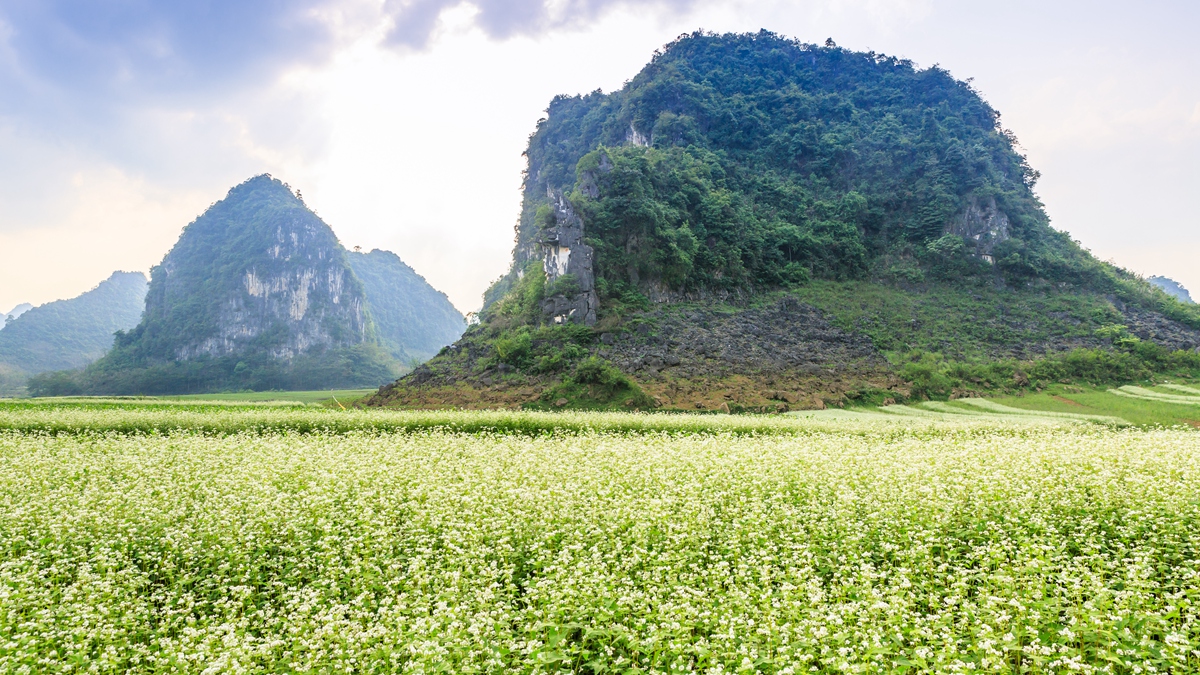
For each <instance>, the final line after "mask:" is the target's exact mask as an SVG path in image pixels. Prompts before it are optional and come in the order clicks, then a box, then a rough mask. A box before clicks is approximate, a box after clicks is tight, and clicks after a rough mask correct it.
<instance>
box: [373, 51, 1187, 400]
mask: <svg viewBox="0 0 1200 675" xmlns="http://www.w3.org/2000/svg"><path fill="white" fill-rule="evenodd" d="M526 155H527V157H528V160H529V167H528V170H527V172H526V179H525V187H524V190H525V191H524V202H523V204H522V210H521V215H520V219H519V222H518V225H517V228H516V232H517V236H516V246H515V250H514V256H513V264H512V267H511V269H510V271H509V272H508V273H507V274H506V275H504V276H503V277H502V278H501V279H499V280H498V281H497V282H496V283H495V284H494V285H493V286H492V287H491V288H490V289H488V291H487V292H486V293H485V296H484V309H483V311H482V312H481V323H480V325H478V326H474V327H472V328H471V329H469V330H468V331H467V333H466V334H465V336H464V338H463V339H462V340H461V341H460V342H459V343H458V344H456V345H455V346H454V347H452V348H450V349H448V350H446V351H444V352H443V353H442V354H441V355H440V356H438V357H437V358H435V359H433V360H432V361H431V362H429V363H428V364H426V365H425V366H422V367H421V368H419V369H418V370H417V371H416V372H414V373H413V374H412V375H410V376H408V377H406V378H405V379H403V380H401V381H399V382H397V383H396V384H395V385H392V386H390V387H389V388H387V389H386V390H385V391H383V392H381V394H380V395H379V396H378V397H376V398H375V399H374V400H373V402H374V403H377V404H390V405H410V406H427V405H479V406H482V405H486V406H492V405H527V406H529V405H532V406H544V405H548V404H549V405H570V406H573V407H575V406H582V407H590V406H592V404H594V403H601V404H603V405H615V406H641V405H642V402H644V401H646V400H648V399H649V398H651V397H652V398H653V399H654V401H655V403H654V404H655V405H662V406H666V407H685V408H692V407H701V408H713V407H722V406H723V407H728V408H731V409H733V408H738V407H739V406H741V407H749V408H766V407H769V406H773V405H775V403H774V401H778V402H784V403H786V404H787V405H799V406H801V407H803V406H806V405H819V403H818V402H817V399H822V400H825V399H828V400H830V401H850V402H853V400H854V398H855V396H859V397H862V396H867V395H868V394H866V393H864V392H874V393H871V394H869V395H870V396H874V397H876V398H893V399H902V398H905V397H925V396H953V395H960V394H963V393H969V392H971V391H979V390H996V389H1021V388H1037V387H1038V386H1041V385H1042V384H1044V383H1045V382H1044V381H1043V380H1041V379H1038V378H1039V377H1042V376H1044V377H1045V378H1049V380H1048V381H1055V380H1057V379H1071V378H1078V379H1080V380H1081V381H1083V380H1089V378H1090V379H1093V380H1094V379H1097V378H1099V379H1107V380H1119V379H1121V378H1130V377H1152V376H1154V375H1155V374H1156V373H1163V372H1166V371H1178V370H1184V371H1188V372H1194V371H1195V370H1196V369H1198V368H1200V356H1198V355H1197V354H1196V353H1195V352H1193V351H1191V350H1193V349H1195V348H1196V347H1197V346H1198V345H1200V308H1197V307H1196V306H1195V305H1187V304H1184V303H1181V302H1179V301H1177V300H1176V299H1174V298H1172V297H1169V296H1168V295H1167V294H1165V293H1163V292H1162V291H1160V290H1159V289H1157V288H1155V287H1153V286H1151V285H1150V284H1149V283H1147V282H1145V281H1144V280H1142V279H1140V278H1139V277H1137V276H1136V275H1133V274H1131V273H1128V272H1126V271H1124V270H1121V269H1119V268H1116V267H1114V266H1113V265H1110V264H1108V263H1104V262H1101V261H1099V260H1097V259H1095V258H1094V257H1093V256H1092V255H1091V254H1090V253H1088V252H1087V251H1086V250H1085V249H1084V248H1083V247H1082V246H1081V245H1080V244H1079V243H1077V242H1075V241H1073V240H1072V239H1071V238H1070V236H1068V235H1067V234H1066V233H1063V232H1060V231H1057V230H1055V229H1053V228H1051V227H1050V223H1049V219H1048V217H1047V216H1046V213H1045V211H1044V210H1043V208H1042V205H1041V203H1040V202H1039V200H1038V198H1037V195H1036V194H1035V192H1034V186H1035V184H1036V182H1037V179H1038V173H1037V172H1036V171H1035V170H1034V169H1033V168H1032V167H1030V166H1029V164H1028V162H1027V161H1026V160H1025V157H1024V156H1023V155H1021V154H1020V152H1019V151H1018V147H1017V144H1016V139H1015V137H1014V135H1013V134H1012V133H1011V132H1009V131H1008V130H1005V129H1004V128H1003V127H1002V126H1001V124H1000V116H999V113H998V112H997V111H996V110H994V109H993V108H992V107H991V106H990V105H988V103H987V102H986V101H985V100H984V99H983V98H982V97H981V96H980V95H979V93H978V92H977V91H976V90H974V89H973V88H972V87H971V85H970V84H969V82H963V81H960V80H956V79H955V78H953V77H952V76H951V75H950V74H949V73H948V72H946V71H945V70H943V69H941V68H939V67H937V66H934V67H932V68H927V69H920V68H917V67H915V66H914V65H913V64H912V63H911V62H909V61H906V60H902V59H897V58H894V57H889V56H884V55H881V54H876V53H861V52H853V51H849V50H846V49H842V48H839V47H837V46H836V45H833V44H832V43H827V44H826V45H825V46H816V45H808V44H802V43H798V42H795V41H791V40H787V39H784V38H781V37H779V36H777V35H774V34H772V33H768V32H760V33H757V34H744V35H712V34H704V33H695V34H692V35H687V36H683V37H681V38H680V39H679V40H677V41H676V42H674V43H672V44H671V45H669V46H668V47H667V48H666V49H664V50H663V51H661V52H659V53H656V54H655V56H654V58H653V60H652V61H651V62H650V64H649V65H647V66H646V67H645V68H644V69H643V70H642V72H640V73H639V74H638V75H637V76H635V77H634V78H633V79H632V80H630V81H629V82H628V83H627V84H626V85H625V86H624V87H623V88H622V89H621V90H619V91H616V92H612V93H608V94H605V93H602V92H600V91H596V92H593V93H591V94H587V95H584V96H559V97H557V98H555V99H554V100H553V101H552V102H551V103H550V106H549V108H548V110H547V116H546V117H545V119H543V120H541V121H540V122H539V123H538V127H537V131H536V132H535V133H534V134H533V136H532V137H531V139H530V143H529V148H528V150H527V152H526ZM580 232H582V234H580ZM563 323H567V324H578V323H582V324H585V326H583V327H581V328H583V333H581V334H576V333H574V332H572V333H570V334H569V335H566V334H563V327H562V326H561V325H559V324H563ZM1068 354H1074V355H1073V356H1068ZM585 364H586V367H585ZM597 364H600V365H603V366H605V367H608V368H613V369H615V370H617V371H619V372H620V373H622V374H623V375H624V376H625V377H626V378H627V379H629V385H628V386H627V387H625V388H624V389H623V390H622V391H623V392H624V393H622V394H621V395H620V396H617V397H613V396H611V395H609V394H608V393H606V392H599V391H596V392H593V393H587V392H584V393H583V394H581V395H579V396H575V397H573V396H568V395H560V394H561V393H563V392H574V393H576V394H580V392H583V389H582V388H581V387H580V385H579V380H580V379H581V376H586V375H587V373H590V372H591V371H592V370H594V369H595V368H596V366H597ZM1035 364H1042V365H1040V366H1035ZM1097 364H1100V365H1097ZM580 368H584V371H586V372H583V373H581V371H580ZM1031 372H1032V373H1034V374H1035V375H1036V376H1035V377H1032V378H1031V377H1030V373H1031ZM1089 381H1090V380H1089ZM593 389H594V388H593ZM785 389H786V391H785ZM855 392H857V394H856V393H855ZM589 396H592V398H589ZM596 396H598V397H599V398H595V397H596Z"/></svg>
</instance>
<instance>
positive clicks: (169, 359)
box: [29, 175, 396, 395]
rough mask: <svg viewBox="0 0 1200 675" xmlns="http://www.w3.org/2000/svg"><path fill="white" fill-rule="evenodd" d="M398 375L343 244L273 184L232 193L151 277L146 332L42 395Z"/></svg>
mask: <svg viewBox="0 0 1200 675" xmlns="http://www.w3.org/2000/svg"><path fill="white" fill-rule="evenodd" d="M395 374H396V367H395V363H394V361H393V360H392V359H391V358H389V357H388V355H387V354H386V352H385V351H384V350H383V349H382V348H381V347H380V346H379V344H378V340H377V337H376V332H375V329H374V326H373V325H372V322H371V318H370V313H369V311H368V310H367V303H366V299H365V292H364V290H363V286H362V284H361V283H360V282H359V280H358V279H357V277H355V275H354V272H353V271H352V270H351V268H350V265H349V262H348V261H347V254H346V252H345V250H343V248H342V246H341V244H339V243H338V241H337V237H336V236H335V235H334V233H333V231H332V230H330V229H329V226H328V225H326V224H325V223H324V222H323V221H322V220H321V219H320V218H319V217H317V215H316V214H314V213H313V212H312V211H310V210H309V209H308V208H307V207H306V206H305V205H304V203H303V202H302V201H300V199H299V198H298V197H297V195H295V194H293V193H292V191H291V189H290V188H289V187H287V186H286V185H284V184H283V183H281V182H280V181H279V180H277V179H274V178H271V177H270V176H265V175H264V176H258V177H256V178H252V179H250V180H248V181H246V182H245V183H242V184H241V185H238V186H236V187H234V188H233V189H232V190H230V191H229V194H228V195H227V196H226V198H225V199H223V200H221V201H219V202H217V203H215V204H213V205H212V206H211V207H209V209H208V210H207V211H206V212H205V213H204V214H203V215H202V216H200V217H199V218H197V219H196V220H195V221H193V222H192V223H191V224H190V225H188V226H187V227H186V228H185V229H184V231H183V233H182V234H181V235H180V238H179V241H178V242H176V244H175V246H174V247H173V248H172V249H171V251H170V252H169V253H168V254H167V255H166V257H165V258H164V259H163V261H162V263H161V264H160V265H158V266H156V267H155V268H154V269H153V270H151V275H150V285H149V292H148V294H147V296H146V304H145V312H144V314H143V315H142V320H141V323H139V324H137V326H136V327H134V328H132V329H131V330H129V331H126V332H121V333H118V334H117V337H116V342H115V345H114V347H113V350H112V351H111V352H109V353H108V354H107V355H105V356H104V358H102V359H100V360H99V361H97V362H96V363H93V364H92V365H90V366H88V368H87V369H86V370H84V371H82V372H58V373H50V374H46V375H42V376H39V377H37V378H34V379H33V380H31V381H30V384H29V388H30V392H31V393H34V394H35V395H55V394H57V395H63V394H80V393H85V394H178V393H201V392H206V391H230V390H232V391H238V390H244V389H251V390H263V389H296V390H300V389H328V388H350V387H362V386H375V385H378V384H379V383H381V382H385V381H387V380H389V379H391V378H392V377H394V376H395Z"/></svg>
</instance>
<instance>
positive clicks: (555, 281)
mask: <svg viewBox="0 0 1200 675" xmlns="http://www.w3.org/2000/svg"><path fill="white" fill-rule="evenodd" d="M550 201H551V204H552V206H553V208H554V226H553V227H549V228H546V229H545V230H543V231H542V236H541V237H540V238H539V239H538V243H537V245H538V247H539V249H540V253H541V256H540V257H541V259H542V266H543V269H544V270H545V272H546V285H547V288H548V289H550V291H551V293H550V294H549V295H548V296H547V298H546V299H545V300H544V301H543V302H542V312H543V313H544V314H546V315H547V316H548V317H550V320H551V321H553V322H554V323H565V322H572V323H582V324H585V325H588V326H591V325H593V324H595V323H596V309H597V308H598V307H599V305H600V298H599V296H597V295H596V277H595V273H594V271H593V262H594V259H595V252H594V251H593V250H592V247H591V246H588V245H587V244H585V243H583V220H582V219H581V218H580V217H579V216H578V215H576V214H575V211H574V210H572V208H571V203H570V202H569V201H567V199H566V198H565V197H563V195H562V193H560V192H554V193H551V194H550ZM555 290H557V291H558V292H554V291H555Z"/></svg>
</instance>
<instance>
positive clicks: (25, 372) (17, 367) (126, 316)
mask: <svg viewBox="0 0 1200 675" xmlns="http://www.w3.org/2000/svg"><path fill="white" fill-rule="evenodd" d="M146 289H147V282H146V276H145V275H144V274H142V273H141V272H113V273H112V275H111V276H109V277H108V278H107V279H105V280H104V281H101V282H100V283H99V284H98V285H97V286H96V287H95V288H93V289H92V290H90V291H88V292H86V293H83V294H81V295H79V296H76V297H74V298H70V299H68V300H56V301H54V302H48V303H46V304H44V305H39V306H37V307H32V308H30V309H29V310H27V311H25V312H22V313H21V314H20V316H18V317H17V318H15V319H12V320H11V321H9V322H8V325H7V326H6V327H5V328H4V329H3V330H0V364H4V365H5V366H7V367H8V369H9V370H10V372H11V373H14V375H12V376H11V377H12V378H16V377H17V376H16V374H20V375H22V376H29V375H36V374H38V373H42V372H46V371H52V370H62V369H66V368H79V367H82V366H86V365H87V364H89V363H91V362H92V361H95V360H96V359H98V358H100V357H101V356H103V355H104V353H105V352H106V351H108V350H109V348H111V347H112V344H113V334H114V333H115V332H117V331H120V330H127V329H129V328H132V327H133V326H136V325H137V323H138V319H139V317H141V314H142V306H143V302H144V300H145V297H146ZM22 379H23V378H22Z"/></svg>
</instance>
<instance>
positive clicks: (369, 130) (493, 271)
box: [0, 0, 1200, 312]
mask: <svg viewBox="0 0 1200 675" xmlns="http://www.w3.org/2000/svg"><path fill="white" fill-rule="evenodd" d="M1196 26H1200V3H1195V2H1190V1H1177V2H1156V1H1155V0H1144V1H1142V2H1138V3H1132V2H1106V1H1103V0H1099V1H1095V0H1094V1H1091V2H1072V1H1065V0H1064V1H1062V2H1054V1H1052V0H1041V1H1039V2H1033V1H1028V2H1026V1H1024V0H1009V1H1006V2H1003V3H997V2H976V1H973V0H956V1H953V2H951V1H943V0H894V1H889V0H811V1H806V0H792V1H788V2H785V1H776V0H757V1H753V2H752V1H748V0H658V1H642V2H637V1H633V0H466V1H459V0H297V1H292V2H287V1H283V0H260V1H257V2H245V1H244V0H176V1H174V2H156V1H154V0H107V1H106V2H100V3H97V2H94V1H92V0H0V311H6V310H8V309H9V308H11V307H12V306H14V305H16V304H18V303H22V302H32V303H34V304H40V303H44V302H48V301H51V300H55V299H59V298H66V297H73V296H75V295H78V294H79V293H82V292H84V291H87V290H88V289H90V288H92V287H94V286H95V285H96V284H97V283H98V282H100V281H101V280H103V279H104V278H106V277H108V275H109V274H111V273H112V272H113V271H114V270H118V269H120V270H142V271H148V270H149V269H150V267H151V266H153V265H155V264H157V263H159V262H160V261H161V260H162V257H163V256H164V255H165V254H166V252H167V251H168V250H169V249H170V247H171V245H172V244H173V243H174V242H175V239H176V238H177V237H178V236H179V232H180V231H181V230H182V229H183V227H184V226H185V225H187V224H188V223H189V222H191V221H192V220H193V219H194V218H196V217H197V216H198V215H200V213H202V212H203V210H204V209H205V208H207V207H208V206H209V205H210V204H212V203H213V202H215V201H217V200H219V199H221V198H222V197H224V195H225V193H226V192H227V191H228V190H229V188H231V187H232V186H234V185H236V184H237V183H240V182H242V181H243V180H245V179H247V178H249V177H251V176H254V175H257V174H260V173H270V174H272V175H274V176H276V177H278V178H280V179H281V180H283V181H285V182H287V183H289V184H290V185H291V186H292V187H293V188H295V189H298V190H300V191H301V192H302V193H303V196H304V199H305V202H306V203H307V204H308V205H309V206H310V207H311V208H313V210H315V211H316V212H317V213H318V214H319V215H320V216H321V217H322V218H323V219H324V220H325V221H326V222H327V223H329V225H330V226H331V227H332V228H333V229H334V231H335V232H336V233H337V235H338V237H339V238H340V239H341V241H342V243H343V244H344V245H345V246H346V247H348V248H349V247H354V246H361V247H363V249H364V250H370V249H372V248H383V249H388V250H392V251H395V252H396V253H397V254H399V255H400V257H401V258H402V259H404V260H405V261H406V262H407V263H409V264H410V265H412V266H413V267H414V268H415V269H416V270H417V272H418V273H420V274H422V275H423V276H424V277H425V278H426V279H427V280H428V281H429V282H430V283H431V284H433V286H434V287H436V288H438V289H439V290H442V291H444V292H445V293H446V294H447V295H448V296H449V297H450V299H451V301H452V302H453V303H454V304H455V305H456V306H457V307H458V308H459V309H460V310H461V311H463V312H468V311H473V310H476V309H478V308H479V306H480V304H481V294H482V292H483V290H484V289H485V288H486V287H487V286H488V285H489V284H490V282H491V281H492V280H494V279H495V278H497V277H499V276H500V275H501V274H503V273H504V272H505V270H506V269H507V267H508V265H509V262H510V256H511V250H512V241H513V226H514V225H515V223H516V219H517V215H518V211H519V204H520V198H521V196H520V185H521V178H522V175H521V174H522V171H523V169H524V168H525V161H524V158H523V156H522V152H523V151H524V149H525V145H526V143H527V140H528V136H529V134H530V133H532V132H533V130H534V128H535V125H536V123H537V121H538V119H539V118H540V117H542V116H544V111H545V108H546V106H547V104H548V103H549V102H550V99H551V98H553V97H554V96H555V95H557V94H577V93H585V92H589V91H593V90H595V89H597V88H601V89H603V90H604V91H612V90H615V89H619V88H620V87H621V86H622V84H623V83H624V82H625V81H627V80H629V79H630V78H632V77H633V76H634V75H635V74H636V73H637V72H638V71H639V70H640V69H641V68H642V66H644V65H645V64H646V63H647V62H648V61H649V59H650V57H651V55H652V54H653V52H654V50H655V49H658V48H661V47H662V46H663V45H665V44H667V43H669V42H670V41H671V40H673V39H674V38H675V37H676V36H678V35H680V34H682V33H686V32H691V31H694V30H697V29H704V30H708V31H715V32H744V31H757V30H759V29H762V28H765V29H768V30H771V31H774V32H776V33H780V34H782V35H785V36H788V37H793V38H797V39H799V40H802V41H804V42H813V43H823V42H824V41H825V40H826V38H833V39H834V41H835V42H836V43H837V44H838V45H839V46H842V47H846V48H849V49H855V50H864V51H865V50H874V51H877V52H882V53H886V54H890V55H895V56H899V57H903V58H908V59H911V60H913V61H914V62H915V63H916V64H917V65H918V66H920V67H929V66H932V65H934V64H938V65H940V66H941V67H943V68H945V69H947V70H949V71H950V72H951V73H952V74H953V75H954V76H955V77H958V78H960V79H967V78H973V84H974V86H975V87H976V89H977V90H979V91H980V92H981V93H982V94H983V96H984V97H985V98H986V99H987V100H988V101H989V102H990V103H991V104H992V105H993V107H995V108H997V109H998V110H999V111H1000V112H1001V115H1002V117H1001V122H1002V124H1003V125H1004V127H1005V128H1007V129H1010V130H1011V131H1013V132H1014V133H1015V134H1016V136H1017V138H1018V139H1019V141H1020V143H1021V149H1022V151H1023V152H1025V153H1026V154H1027V155H1028V157H1029V161H1030V163H1031V164H1032V165H1033V166H1034V168H1036V169H1038V170H1039V171H1041V174H1042V178H1041V181H1040V182H1039V183H1038V187H1037V191H1038V194H1039V195H1040V197H1041V199H1042V200H1043V202H1044V203H1045V205H1046V209H1047V212H1048V213H1049V215H1050V218H1051V221H1052V224H1053V225H1054V226H1055V227H1057V228H1059V229H1061V230H1065V231H1067V232H1070V233H1071V235H1072V236H1073V237H1074V238H1075V239H1077V240H1079V241H1081V242H1082V243H1083V244H1084V246H1086V247H1087V248H1089V249H1091V250H1092V251H1093V252H1094V253H1095V254H1096V255H1097V256H1099V257H1100V258H1102V259H1105V260H1111V261H1113V262H1115V263H1117V264H1119V265H1121V266H1123V267H1126V268H1127V269H1130V270H1133V271H1135V272H1138V273H1141V274H1145V275H1152V274H1161V275H1165V276H1169V277H1172V278H1174V279H1176V280H1177V281H1180V282H1181V283H1183V284H1184V285H1185V286H1187V287H1188V288H1189V289H1191V290H1192V291H1193V293H1194V294H1196V293H1195V292H1196V291H1200V208H1197V207H1196V206H1195V205H1193V203H1192V197H1193V196H1194V195H1195V194H1196V192H1197V188H1198V187H1200V77H1197V76H1196V73H1198V72H1200V50H1196V49H1195V48H1194V46H1193V40H1192V37H1193V36H1192V33H1193V32H1194V29H1195V27H1196ZM1196 295H1200V294H1196Z"/></svg>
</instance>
